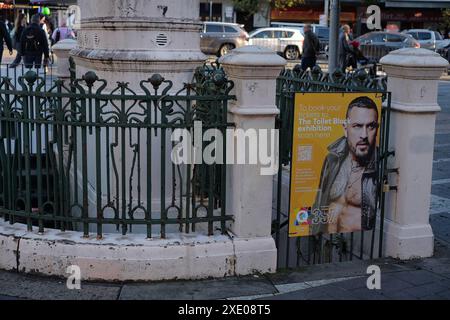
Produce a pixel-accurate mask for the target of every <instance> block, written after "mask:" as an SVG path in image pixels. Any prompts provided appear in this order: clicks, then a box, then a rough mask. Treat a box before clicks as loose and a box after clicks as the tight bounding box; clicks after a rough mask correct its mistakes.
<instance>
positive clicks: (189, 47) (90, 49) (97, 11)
mask: <svg viewBox="0 0 450 320" xmlns="http://www.w3.org/2000/svg"><path fill="white" fill-rule="evenodd" d="M78 5H79V7H80V9H81V17H82V19H81V29H80V30H79V31H78V35H77V38H78V47H77V49H75V50H73V52H72V54H73V55H74V58H75V62H76V64H77V76H78V77H80V76H81V75H83V74H84V73H85V72H86V71H90V70H93V71H95V72H96V73H97V75H98V76H99V78H100V79H105V80H107V81H108V83H110V86H115V85H116V82H117V81H124V82H129V83H130V87H137V88H139V86H138V84H139V82H140V81H141V80H144V79H148V78H149V77H150V76H151V75H152V74H154V73H160V74H161V75H162V76H163V77H165V78H166V79H169V80H172V81H174V86H176V85H182V84H183V82H191V80H192V73H193V71H194V70H195V68H196V67H197V66H198V65H201V64H202V63H203V62H204V61H205V59H206V57H205V55H204V54H203V53H202V52H201V51H200V31H201V26H202V24H201V22H200V20H199V7H200V5H199V0H156V1H148V0H95V1H92V0H78ZM178 89H180V88H174V90H178Z"/></svg>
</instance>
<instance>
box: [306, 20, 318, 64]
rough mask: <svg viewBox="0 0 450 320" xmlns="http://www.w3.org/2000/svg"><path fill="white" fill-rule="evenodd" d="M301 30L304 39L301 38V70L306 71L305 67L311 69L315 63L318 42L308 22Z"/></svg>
mask: <svg viewBox="0 0 450 320" xmlns="http://www.w3.org/2000/svg"><path fill="white" fill-rule="evenodd" d="M303 32H304V36H305V39H304V40H303V53H302V70H303V71H306V69H308V68H310V69H312V68H313V67H314V66H315V65H316V62H317V56H318V54H319V51H320V43H319V38H317V36H316V35H315V34H314V32H313V31H312V27H311V25H310V24H306V25H305V26H304V27H303Z"/></svg>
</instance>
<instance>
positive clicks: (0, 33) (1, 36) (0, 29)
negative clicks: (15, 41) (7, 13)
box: [0, 20, 13, 63]
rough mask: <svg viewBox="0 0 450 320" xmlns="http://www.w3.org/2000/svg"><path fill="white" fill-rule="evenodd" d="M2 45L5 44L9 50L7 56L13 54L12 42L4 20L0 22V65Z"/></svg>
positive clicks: (0, 61)
mask: <svg viewBox="0 0 450 320" xmlns="http://www.w3.org/2000/svg"><path fill="white" fill-rule="evenodd" d="M3 43H6V46H7V47H8V50H9V55H12V54H13V51H12V50H13V47H12V40H11V36H10V35H9V32H8V28H7V27H6V23H5V21H4V20H0V63H2V57H3Z"/></svg>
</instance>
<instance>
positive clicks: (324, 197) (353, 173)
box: [289, 93, 382, 237]
mask: <svg viewBox="0 0 450 320" xmlns="http://www.w3.org/2000/svg"><path fill="white" fill-rule="evenodd" d="M381 105H382V98H381V94H379V93H297V94H296V96H295V112H294V119H293V143H292V163H291V185H290V207H289V236H290V237H301V236H309V235H316V234H319V233H323V234H333V233H347V232H355V231H360V230H371V229H373V227H374V225H375V221H376V211H377V194H378V193H377V190H378V183H379V182H378V147H379V140H380V139H379V135H380V119H381Z"/></svg>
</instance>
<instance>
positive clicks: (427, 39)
mask: <svg viewBox="0 0 450 320" xmlns="http://www.w3.org/2000/svg"><path fill="white" fill-rule="evenodd" d="M403 33H407V34H409V35H411V36H412V37H413V38H414V39H416V40H417V41H419V43H420V47H421V48H425V49H430V50H433V51H436V50H438V49H440V48H441V44H443V43H444V42H445V41H444V39H443V38H442V35H441V34H440V33H439V32H437V31H432V30H427V29H410V30H405V31H403Z"/></svg>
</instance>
